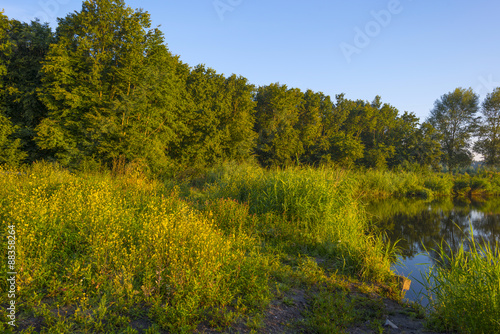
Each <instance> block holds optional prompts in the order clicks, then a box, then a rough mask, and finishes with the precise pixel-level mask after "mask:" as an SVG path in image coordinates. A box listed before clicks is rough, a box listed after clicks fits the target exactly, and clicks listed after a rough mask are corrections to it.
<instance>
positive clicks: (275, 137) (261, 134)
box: [255, 83, 304, 166]
mask: <svg viewBox="0 0 500 334" xmlns="http://www.w3.org/2000/svg"><path fill="white" fill-rule="evenodd" d="M303 96H304V94H303V93H302V92H301V91H300V89H298V88H290V89H289V88H288V87H287V86H286V85H280V84H278V83H274V84H271V85H268V86H263V87H259V89H258V91H257V95H256V101H257V106H256V113H255V117H256V122H255V132H257V134H258V141H257V149H256V152H257V155H258V158H259V160H260V161H261V163H262V164H263V165H264V166H270V165H280V166H283V165H289V164H291V163H293V162H297V161H299V159H300V156H301V155H302V153H304V148H303V144H302V141H301V138H300V135H301V131H300V126H299V117H300V113H299V108H300V106H301V104H302V103H303Z"/></svg>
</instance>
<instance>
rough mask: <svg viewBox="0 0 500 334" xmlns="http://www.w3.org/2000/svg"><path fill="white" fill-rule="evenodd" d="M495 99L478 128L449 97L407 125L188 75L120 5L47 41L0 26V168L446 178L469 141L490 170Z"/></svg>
mask: <svg viewBox="0 0 500 334" xmlns="http://www.w3.org/2000/svg"><path fill="white" fill-rule="evenodd" d="M499 94H500V93H499V91H498V89H497V90H495V92H493V93H491V94H490V95H488V97H487V98H486V100H485V102H484V103H483V106H482V112H483V115H484V119H483V123H481V126H480V127H478V126H477V125H478V123H477V122H478V117H476V112H477V110H478V96H477V95H476V94H475V93H474V92H473V91H472V90H471V89H468V90H466V89H462V88H457V89H456V90H455V91H453V92H450V93H448V94H445V95H443V96H442V97H441V99H439V100H437V101H436V103H435V106H434V109H433V110H432V112H431V115H430V117H429V119H428V120H427V121H426V122H424V123H420V120H419V119H418V118H417V117H416V116H415V114H413V113H411V112H407V111H404V112H402V113H401V112H400V111H399V110H398V109H397V108H396V107H394V106H392V105H390V104H389V103H386V102H382V98H381V97H380V96H376V97H375V98H374V99H373V100H372V101H371V102H369V101H365V100H361V99H357V100H351V99H347V98H346V96H345V95H344V94H337V95H335V99H334V100H332V99H331V97H330V96H329V95H326V94H324V93H322V92H314V91H312V90H310V89H309V90H306V91H301V90H300V89H298V88H293V87H288V86H287V85H284V84H279V83H273V84H269V85H264V86H260V87H256V86H254V85H252V84H251V83H250V82H249V81H248V79H246V78H245V77H242V76H238V75H235V74H232V75H229V76H227V75H224V74H221V73H217V72H216V71H215V70H214V69H212V68H210V67H207V66H205V65H203V64H200V65H196V66H194V67H190V66H189V65H187V64H185V63H183V62H181V61H180V58H179V56H176V55H173V54H172V53H171V52H170V51H169V50H168V48H167V45H166V43H165V38H164V35H163V33H162V32H161V31H160V30H159V29H158V28H152V27H151V20H150V16H149V14H148V13H147V12H145V11H143V10H133V9H131V8H130V7H128V6H127V5H126V4H125V3H124V2H123V1H122V0H87V1H84V2H83V4H82V8H81V10H80V11H77V12H73V13H71V14H68V15H67V16H66V17H64V18H60V19H58V26H57V29H56V31H55V32H52V31H51V29H50V27H49V26H48V25H47V24H41V23H40V22H38V21H33V22H31V23H29V24H28V23H21V22H18V21H16V20H9V19H8V18H7V17H6V16H5V15H4V14H3V13H0V98H1V99H0V148H1V150H2V154H0V163H10V164H16V163H20V162H21V161H34V160H37V159H47V160H52V161H57V162H59V163H60V164H62V165H64V166H68V167H75V168H78V167H79V166H80V165H81V164H82V163H84V162H87V161H95V162H98V163H102V164H105V165H108V166H111V165H112V164H113V162H114V161H116V159H124V160H125V161H137V160H138V161H142V162H144V163H145V164H147V166H148V167H149V168H151V169H152V170H154V171H157V172H165V171H167V172H169V173H170V172H175V171H180V170H187V169H190V168H194V169H197V168H204V167H207V166H211V165H214V164H218V163H220V162H223V161H228V160H230V161H242V160H256V161H258V162H259V163H260V164H262V165H263V166H286V165H290V164H308V165H319V164H322V163H333V164H336V165H340V166H344V167H349V166H351V167H352V166H354V167H355V166H358V167H363V168H382V169H384V168H397V167H398V166H404V167H408V166H413V165H418V166H420V167H423V168H430V167H432V168H434V169H438V168H439V163H440V162H441V163H443V164H445V165H446V166H448V167H449V168H450V169H453V168H454V167H456V166H459V165H465V164H468V163H470V160H471V158H472V152H471V150H470V148H471V139H472V136H473V135H474V134H475V132H476V130H478V131H477V134H478V136H479V140H478V142H477V143H476V145H475V146H474V149H475V150H476V152H479V153H481V154H483V155H484V157H485V161H486V162H487V163H488V164H490V165H497V164H498V159H499V157H498V154H499V153H498V152H499V150H500V149H499V148H497V146H500V144H499V143H498V142H499V139H498V138H499V134H498V133H497V128H498V125H497V123H498V122H499V121H498V119H499V115H498V104H499V102H498V100H499V97H498V95H499ZM6 152H9V153H6Z"/></svg>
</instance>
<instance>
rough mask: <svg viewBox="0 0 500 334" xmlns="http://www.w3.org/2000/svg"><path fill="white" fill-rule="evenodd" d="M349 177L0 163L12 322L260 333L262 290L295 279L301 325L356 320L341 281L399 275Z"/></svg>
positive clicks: (332, 326)
mask: <svg viewBox="0 0 500 334" xmlns="http://www.w3.org/2000/svg"><path fill="white" fill-rule="evenodd" d="M357 187H358V181H357V180H356V178H355V177H354V176H353V174H352V173H351V172H346V171H342V170H338V169H333V168H330V169H327V168H320V169H312V168H289V169H286V170H282V169H275V170H264V169H262V168H259V167H257V166H254V165H249V164H226V165H223V166H221V167H218V168H213V169H211V170H208V171H206V173H205V174H204V175H202V176H197V178H196V179H190V180H189V181H188V182H181V181H179V180H172V179H169V180H162V181H160V180H158V179H157V180H154V179H151V178H148V177H146V176H145V174H144V173H143V171H142V170H141V166H140V164H131V165H127V166H125V165H124V166H121V167H120V166H117V167H116V168H114V169H113V170H112V171H105V170H100V171H98V172H94V171H92V170H87V171H84V172H75V173H71V172H69V171H68V170H65V169H62V168H59V167H57V166H56V165H51V164H48V163H35V164H33V165H32V166H29V167H24V168H22V169H21V170H9V169H5V168H4V169H2V170H0V204H1V205H0V222H1V232H2V233H3V234H4V235H6V233H7V229H8V225H15V229H16V237H17V239H16V251H17V254H16V269H17V272H18V275H17V277H16V288H17V291H16V305H17V306H16V307H17V320H16V321H17V323H18V325H19V328H18V329H19V331H20V332H22V333H32V332H71V333H88V332H92V333H162V332H165V331H167V332H172V333H183V332H188V333H189V332H193V331H196V330H197V329H199V328H205V327H210V328H212V329H215V330H220V331H223V330H224V329H225V328H228V327H231V326H235V325H236V326H240V325H241V324H242V323H243V324H244V326H246V327H245V328H248V329H249V330H260V329H261V328H262V326H264V320H265V314H266V313H265V312H266V309H267V308H268V307H269V305H270V303H271V301H272V300H278V301H279V302H280V303H282V304H284V305H288V304H293V298H292V297H291V296H290V295H288V294H286V293H285V294H283V291H288V290H291V289H300V290H301V291H302V290H304V291H305V293H306V295H307V296H308V297H307V298H308V300H310V302H311V305H312V306H311V307H312V308H311V307H308V309H307V310H306V311H305V312H304V317H305V319H306V320H304V322H302V323H299V324H298V325H297V326H299V328H302V329H307V330H312V331H322V332H338V331H342V330H343V329H345V328H347V327H348V325H349V324H352V322H355V321H362V322H364V321H365V320H366V319H367V317H366V316H360V315H359V314H357V313H356V311H354V309H355V308H356V307H355V306H356V305H357V304H356V303H357V302H356V301H353V300H351V299H350V298H348V291H349V290H348V289H347V288H346V285H345V283H344V282H345V281H346V280H347V281H355V282H357V281H358V280H363V281H367V282H374V283H380V284H386V285H385V286H387V284H388V285H391V284H395V280H394V277H393V274H392V272H391V270H390V265H391V261H392V260H393V259H394V258H395V250H394V249H393V248H391V247H390V246H388V245H387V244H385V243H384V241H383V238H382V237H381V236H380V235H377V234H374V233H373V231H372V230H371V228H370V225H369V223H368V219H367V217H366V215H365V213H364V210H363V208H362V207H361V206H360V203H359V200H358V196H359V194H358V191H357V189H358V188H357ZM1 240H2V241H1V242H0V253H1V254H2V255H3V256H4V258H5V257H6V252H7V240H6V239H5V238H2V239H1ZM6 265H7V263H6V262H5V261H4V262H2V263H1V268H2V271H1V274H0V275H1V276H0V280H1V283H0V288H1V291H0V294H1V295H0V304H2V305H6V303H8V301H9V300H8V298H7V294H6V291H7V288H8V286H7V283H6V278H7V276H6V272H7V270H6V269H7V268H6ZM278 287H280V288H279V289H278ZM280 289H281V290H280ZM280 291H281V292H280ZM328 293H332V294H333V296H336V298H331V296H328ZM380 293H381V294H384V293H385V292H380ZM391 296H392V297H394V298H397V293H395V294H393V295H391ZM339 298H341V299H342V300H340V299H339ZM346 310H348V311H349V312H352V314H347V315H346V314H345V311H346ZM0 317H2V318H3V319H5V317H6V309H5V308H2V309H1V310H0ZM332 319H335V321H331V320H332ZM0 326H2V327H0V331H3V332H8V331H9V330H11V328H9V327H8V326H7V325H6V324H5V323H2V325H0ZM300 326H302V327H300Z"/></svg>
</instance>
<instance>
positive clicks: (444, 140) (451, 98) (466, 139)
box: [427, 88, 479, 172]
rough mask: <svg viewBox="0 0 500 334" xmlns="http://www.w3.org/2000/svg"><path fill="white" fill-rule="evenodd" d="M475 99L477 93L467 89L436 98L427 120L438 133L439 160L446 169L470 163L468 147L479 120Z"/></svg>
mask: <svg viewBox="0 0 500 334" xmlns="http://www.w3.org/2000/svg"><path fill="white" fill-rule="evenodd" d="M478 101H479V96H478V95H477V94H475V93H474V91H473V90H472V89H471V88H469V89H464V88H457V89H455V90H454V91H453V92H450V93H447V94H445V95H443V96H441V98H440V99H438V100H436V102H435V103H434V109H432V110H431V114H430V116H429V118H428V120H427V121H428V122H429V123H430V124H431V125H432V126H434V127H435V128H436V129H437V130H438V131H439V132H440V133H441V135H442V137H441V148H442V150H443V156H442V161H443V163H444V164H445V165H446V166H448V168H449V170H450V172H451V171H452V170H453V169H454V168H455V167H458V166H468V165H470V163H471V162H472V151H471V150H470V147H471V143H472V141H471V140H472V136H473V134H474V133H475V131H476V128H477V125H478V120H479V117H477V116H476V113H477V111H478V108H479V107H478V103H479V102H478Z"/></svg>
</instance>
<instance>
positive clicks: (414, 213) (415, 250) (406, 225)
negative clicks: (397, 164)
mask: <svg viewBox="0 0 500 334" xmlns="http://www.w3.org/2000/svg"><path fill="white" fill-rule="evenodd" d="M366 209H367V211H368V214H369V216H370V219H371V221H372V222H373V223H374V224H375V226H376V227H377V228H379V229H381V230H385V231H387V234H388V236H389V238H390V240H391V241H392V242H395V241H396V240H400V241H399V243H398V246H399V247H400V248H401V249H402V254H401V256H400V257H399V260H400V262H401V264H397V265H394V267H393V269H394V271H395V272H397V273H398V274H400V275H404V276H406V277H409V278H410V279H411V281H412V283H411V288H410V290H409V291H408V292H407V293H406V296H405V298H407V299H409V300H411V301H417V302H420V303H421V304H422V305H424V306H425V305H427V303H428V302H427V300H426V299H425V298H424V297H423V295H422V293H423V292H424V291H423V286H422V285H421V284H420V283H419V282H418V281H422V276H421V272H424V271H427V270H428V268H429V267H430V266H432V265H434V264H435V263H436V261H435V260H434V258H433V256H432V251H430V253H431V254H429V252H426V251H425V250H426V249H427V250H432V249H433V248H436V246H437V245H439V244H440V243H441V242H446V243H447V244H448V245H449V248H450V251H454V250H457V249H458V248H459V247H460V245H461V244H462V242H463V240H464V239H467V237H468V236H470V234H471V225H472V230H473V234H474V237H476V238H477V240H478V241H479V242H480V243H485V242H489V243H490V244H491V245H492V246H493V245H496V243H497V242H498V241H500V198H490V199H472V200H469V199H452V198H449V197H447V198H440V199H437V200H433V201H425V200H414V199H406V198H405V199H397V198H391V199H385V200H381V201H375V202H371V203H368V204H367V205H366ZM464 246H465V248H466V249H467V244H465V245H464Z"/></svg>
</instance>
